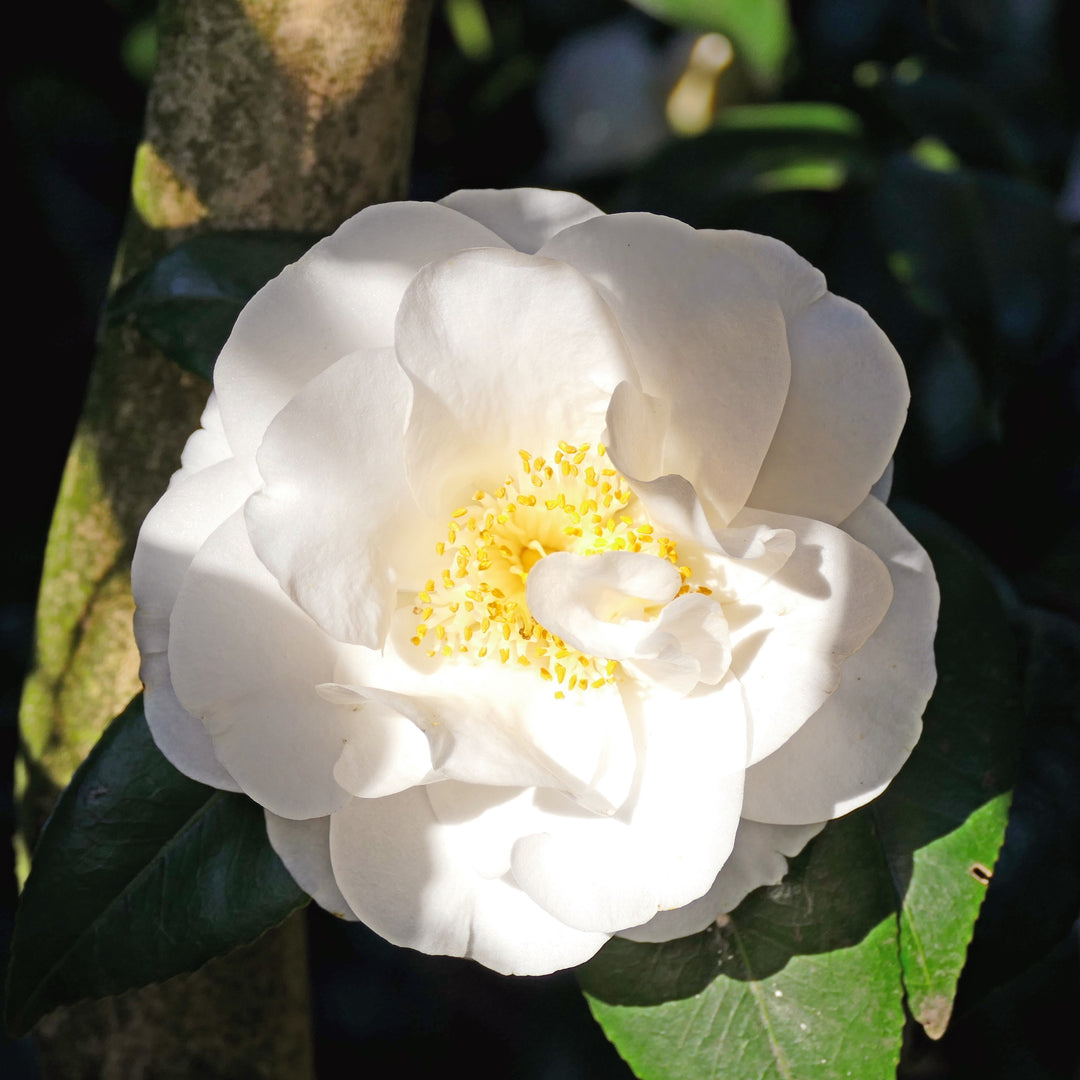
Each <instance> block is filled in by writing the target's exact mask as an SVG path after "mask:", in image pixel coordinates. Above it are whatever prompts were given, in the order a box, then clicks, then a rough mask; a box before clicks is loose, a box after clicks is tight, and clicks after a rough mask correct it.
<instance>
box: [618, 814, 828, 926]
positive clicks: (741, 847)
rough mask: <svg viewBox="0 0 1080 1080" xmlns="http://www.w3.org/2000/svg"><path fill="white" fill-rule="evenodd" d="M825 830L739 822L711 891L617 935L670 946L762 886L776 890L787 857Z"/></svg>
mask: <svg viewBox="0 0 1080 1080" xmlns="http://www.w3.org/2000/svg"><path fill="white" fill-rule="evenodd" d="M824 827H825V823H824V822H821V823H819V824H816V825H762V824H760V823H759V822H757V821H747V820H746V819H745V818H744V819H743V820H742V821H740V822H739V831H738V832H737V833H736V834H735V847H734V849H733V850H732V852H731V858H730V859H728V861H727V862H726V863H724V865H723V867H722V868H721V870H720V873H719V874H717V875H716V880H715V881H714V882H713V884H712V888H711V889H709V891H708V892H707V893H706V894H705V895H704V896H702V897H701V898H700V899H698V900H694V901H692V902H691V903H689V904H687V905H686V906H685V907H681V908H675V909H674V910H673V911H658V912H657V913H656V914H655V915H654V916H653V917H652V918H651V919H650V920H649V921H648V922H647V923H645V924H644V926H635V927H633V928H632V929H630V930H620V931H619V937H624V938H629V939H630V940H631V941H671V940H672V939H673V938H679V937H686V936H687V934H696V933H698V932H699V931H701V930H704V929H705V928H706V927H707V926H708V925H709V924H710V923H712V922H715V920H716V919H718V918H719V917H720V916H721V915H725V914H727V912H729V911H734V910H735V908H737V907H738V906H739V904H741V903H742V902H743V900H744V899H745V898H746V897H747V896H748V895H749V894H750V893H752V892H753V891H754V890H755V889H757V888H760V887H761V886H762V885H776V884H778V883H779V882H780V880H781V879H782V878H783V876H784V875H785V874H786V873H787V869H788V864H787V861H788V859H789V858H791V857H793V856H795V855H798V854H799V852H800V851H802V849H803V848H804V847H805V846H806V844H807V842H808V841H809V840H811V839H812V838H813V837H815V836H817V834H818V833H819V832H821V830H822V829H823V828H824Z"/></svg>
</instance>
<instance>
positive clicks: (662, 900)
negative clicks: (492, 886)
mask: <svg viewBox="0 0 1080 1080" xmlns="http://www.w3.org/2000/svg"><path fill="white" fill-rule="evenodd" d="M701 689H704V690H707V693H705V694H702V695H701V696H700V697H696V696H695V695H690V696H689V697H680V696H678V695H674V694H668V693H666V692H664V691H660V690H658V691H654V692H653V693H652V694H650V695H648V696H647V697H646V698H644V699H643V700H640V701H637V702H634V703H633V705H632V706H631V704H630V703H628V708H630V707H633V708H635V710H637V711H638V712H639V716H638V720H637V723H638V725H639V728H638V737H639V739H640V747H639V750H638V757H639V767H638V775H637V778H636V780H635V788H634V790H633V791H632V792H631V795H630V798H629V799H627V801H626V803H624V804H623V806H622V807H620V809H619V810H618V811H617V812H616V813H615V814H613V815H611V816H610V817H606V818H602V817H597V816H596V815H592V814H588V813H586V812H585V811H581V810H576V809H575V808H574V807H573V805H572V804H570V803H569V802H568V801H567V800H566V799H564V798H562V797H560V796H558V795H557V794H555V793H554V792H546V791H541V792H538V793H537V796H536V800H537V805H538V807H539V808H540V809H541V810H544V811H545V812H546V813H547V815H548V816H547V821H546V829H545V831H544V832H542V833H538V834H536V835H532V836H526V837H523V838H522V839H521V840H519V841H518V842H517V844H516V845H515V846H514V851H513V860H512V867H513V873H514V878H515V880H516V881H517V882H518V883H519V884H520V885H521V887H522V888H523V889H524V890H525V891H526V892H527V893H528V894H529V895H530V896H531V897H533V899H535V900H536V901H537V903H539V904H540V905H541V906H543V907H544V908H545V909H546V910H548V911H550V912H551V913H552V914H553V915H554V916H556V917H557V918H558V919H560V920H561V921H563V922H565V923H568V924H569V925H571V926H577V927H579V928H581V929H583V930H599V931H614V930H619V929H622V928H623V927H626V926H635V925H637V924H639V923H643V922H645V921H646V920H648V919H650V918H652V916H653V915H655V914H656V912H657V911H659V910H661V909H664V908H670V907H681V906H682V905H683V904H686V903H689V902H690V901H691V900H694V899H696V898H697V897H698V896H701V895H702V893H704V892H705V891H706V890H707V889H708V888H709V886H710V885H711V884H712V882H713V879H714V878H715V876H716V873H717V871H718V870H719V869H720V867H721V866H722V865H723V864H724V862H725V860H726V859H727V857H728V855H729V854H730V853H731V847H732V844H733V842H734V838H735V830H736V828H737V826H738V822H739V811H740V808H741V806H742V778H743V766H742V763H743V762H744V761H745V752H746V742H745V739H746V719H745V712H744V710H743V706H742V700H741V697H740V695H739V689H738V685H737V683H736V682H735V680H734V679H732V678H727V679H725V680H724V681H723V682H722V683H721V684H720V686H719V687H716V688H713V687H707V688H699V690H701Z"/></svg>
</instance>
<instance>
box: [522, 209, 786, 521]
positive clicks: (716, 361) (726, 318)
mask: <svg viewBox="0 0 1080 1080" xmlns="http://www.w3.org/2000/svg"><path fill="white" fill-rule="evenodd" d="M540 254H542V255H547V256H550V257H551V258H556V259H561V260H563V261H565V262H567V263H570V264H571V265H572V266H575V267H577V268H578V269H579V270H581V271H582V272H583V273H585V274H586V275H588V276H589V277H590V278H591V279H592V281H593V282H594V283H595V284H596V285H597V287H598V288H599V290H600V293H601V295H602V296H603V297H604V299H605V300H606V301H607V303H608V306H609V307H610V308H611V310H612V311H613V312H614V313H615V317H616V319H617V320H618V324H619V327H620V329H621V330H622V332H623V334H624V335H625V338H626V342H627V345H628V347H629V350H630V354H631V357H632V359H633V364H634V367H635V369H636V371H637V373H638V376H639V379H640V388H641V390H642V391H643V392H644V393H645V394H648V395H650V396H653V397H656V398H660V399H662V400H664V401H666V402H668V403H669V404H670V408H671V417H672V422H671V424H670V425H669V426H668V429H667V433H666V437H665V440H664V447H663V458H662V462H661V464H660V466H659V472H660V473H675V474H677V475H679V476H682V477H685V478H686V479H687V480H688V481H690V483H691V484H692V485H693V486H694V488H695V490H696V491H697V492H698V494H699V496H700V497H701V499H702V501H703V503H704V504H705V507H706V510H707V512H708V514H709V515H710V520H714V518H715V519H718V520H714V524H726V523H727V522H728V521H729V520H730V519H731V518H732V517H733V516H734V515H735V514H736V513H737V512H738V511H739V510H740V509H741V508H742V506H743V505H744V504H745V503H746V501H747V496H748V495H749V493H750V490H751V488H752V487H753V484H754V480H755V478H756V477H757V474H758V470H759V469H760V467H761V463H762V461H763V460H764V458H765V454H766V451H767V450H768V448H769V443H770V442H771V441H772V437H773V432H774V431H775V430H776V425H777V422H778V421H779V419H780V413H781V410H782V409H783V406H784V399H785V397H786V396H787V390H788V381H789V360H788V349H787V335H786V328H785V324H784V317H783V313H782V311H781V308H780V305H779V304H778V303H777V301H776V300H775V298H774V297H773V296H772V294H771V290H770V289H769V288H768V287H766V286H765V285H764V284H763V279H762V277H761V275H760V273H759V271H758V270H757V269H756V268H755V267H754V265H753V264H752V263H751V262H750V261H749V260H747V259H745V258H744V257H742V256H741V255H740V254H739V253H738V252H737V251H735V252H728V251H726V250H725V249H723V248H722V247H720V246H719V245H717V244H716V243H715V241H714V240H713V239H712V238H711V237H709V236H707V235H702V234H699V233H696V232H695V231H694V230H693V229H691V228H689V227H688V226H686V225H683V224H682V223H681V222H677V221H674V220H672V219H671V218H662V217H654V216H652V215H649V214H615V215H611V216H607V217H598V218H593V219H592V220H590V221H586V222H584V223H583V224H581V225H575V226H574V227H573V228H570V229H566V230H564V231H563V232H561V233H559V235H558V236H556V237H554V238H553V239H552V240H550V241H549V242H548V243H547V244H545V245H544V247H543V248H541V250H540ZM639 479H642V480H651V479H654V477H653V476H641V477H639Z"/></svg>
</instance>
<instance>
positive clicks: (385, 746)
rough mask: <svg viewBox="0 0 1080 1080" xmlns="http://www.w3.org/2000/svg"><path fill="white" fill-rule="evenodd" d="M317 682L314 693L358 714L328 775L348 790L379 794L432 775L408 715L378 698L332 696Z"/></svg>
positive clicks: (370, 796)
mask: <svg viewBox="0 0 1080 1080" xmlns="http://www.w3.org/2000/svg"><path fill="white" fill-rule="evenodd" d="M325 685H326V684H323V686H325ZM331 685H333V684H331ZM323 686H319V687H316V690H317V691H318V692H319V695H320V697H322V698H324V699H325V700H327V701H331V702H336V703H337V704H340V705H345V706H347V707H348V708H350V709H352V710H353V711H355V712H357V713H358V714H359V716H358V720H359V722H358V723H357V724H354V725H353V726H352V728H351V730H350V732H349V735H348V737H347V738H346V740H345V745H344V746H343V747H342V748H341V756H340V757H339V758H338V759H337V761H336V762H335V763H334V779H335V780H336V781H337V782H338V783H339V784H340V785H341V786H342V787H343V788H344V789H345V790H346V791H347V792H349V794H351V795H356V796H357V797H358V798H362V799H379V798H382V797H383V796H385V795H394V794H396V793H397V792H399V791H404V790H405V789H406V788H409V787H413V786H414V785H415V784H426V783H429V782H430V781H431V780H434V779H437V777H436V775H435V773H434V772H433V770H432V764H431V750H430V748H429V746H428V741H427V739H426V738H425V737H424V733H423V732H422V731H421V730H420V729H419V728H418V727H417V726H416V725H415V724H414V723H413V722H412V721H411V720H409V719H408V718H407V717H405V716H402V714H401V713H400V712H398V711H397V710H396V709H393V708H391V707H390V706H389V705H386V704H383V703H382V702H379V701H371V700H363V699H358V698H357V697H356V695H355V694H351V695H349V696H348V697H341V696H336V697H335V696H334V695H333V694H328V693H324V692H323Z"/></svg>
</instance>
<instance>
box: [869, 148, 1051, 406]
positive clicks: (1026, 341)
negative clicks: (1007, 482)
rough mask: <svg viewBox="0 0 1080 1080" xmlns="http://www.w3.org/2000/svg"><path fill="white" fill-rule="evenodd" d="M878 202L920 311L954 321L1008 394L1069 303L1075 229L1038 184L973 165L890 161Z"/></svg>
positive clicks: (894, 257)
mask: <svg viewBox="0 0 1080 1080" xmlns="http://www.w3.org/2000/svg"><path fill="white" fill-rule="evenodd" d="M874 198H875V211H876V220H877V229H878V233H879V236H880V238H881V241H882V243H883V245H884V247H885V250H886V251H887V252H888V256H889V260H890V266H891V267H892V269H893V272H894V273H895V275H896V276H897V277H898V278H899V280H900V281H901V282H902V283H903V284H904V285H905V286H907V287H908V289H909V290H910V291H911V294H912V296H913V298H914V299H915V300H916V302H917V303H919V304H920V306H921V307H922V308H923V309H924V310H926V311H928V312H931V313H932V314H934V315H936V316H937V317H939V318H941V319H944V320H947V322H948V323H949V325H950V327H951V328H952V330H953V332H955V333H956V334H957V335H958V336H959V337H960V339H961V340H962V341H963V342H964V344H965V346H966V349H967V352H968V353H969V354H970V355H972V356H974V357H977V358H978V359H979V360H980V362H981V363H982V365H983V369H984V374H985V375H986V376H987V377H988V378H989V379H990V380H991V385H993V386H995V388H996V389H997V390H998V391H1000V390H1001V389H1002V380H1007V379H1008V378H1009V375H1010V371H1011V367H1012V366H1013V365H1014V364H1015V363H1016V362H1017V361H1026V362H1031V361H1032V360H1033V359H1035V358H1036V357H1037V355H1038V350H1039V349H1040V347H1041V345H1042V344H1043V343H1044V342H1045V340H1046V338H1047V336H1048V335H1049V334H1050V333H1051V332H1052V330H1053V329H1054V326H1055V322H1056V319H1057V317H1058V314H1059V311H1060V308H1061V304H1062V301H1063V300H1064V295H1065V294H1064V285H1065V282H1066V280H1067V277H1068V275H1067V272H1066V271H1067V250H1066V241H1067V233H1066V230H1065V228H1064V226H1063V225H1062V224H1061V222H1060V221H1059V220H1058V217H1057V214H1056V212H1055V209H1054V205H1053V203H1052V202H1051V201H1050V199H1049V198H1048V197H1047V196H1046V195H1045V194H1044V193H1043V192H1042V191H1041V190H1040V189H1039V188H1037V187H1034V186H1033V185H1031V184H1026V183H1023V182H1021V181H1019V180H1012V179H1009V178H1007V177H1004V176H996V175H993V174H990V173H977V172H974V171H972V170H968V169H963V168H960V169H955V170H953V171H943V170H941V169H937V168H927V167H926V166H925V165H923V164H919V163H918V162H917V161H915V160H914V159H913V158H911V157H908V156H906V155H898V156H896V157H893V158H892V159H890V160H889V161H888V162H887V163H886V165H885V167H884V169H883V171H882V176H881V183H880V185H879V186H878V189H877V191H876V194H875V196H874Z"/></svg>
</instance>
